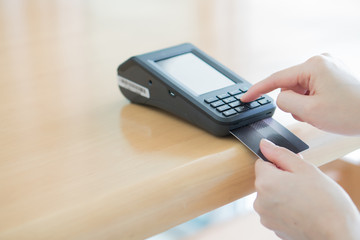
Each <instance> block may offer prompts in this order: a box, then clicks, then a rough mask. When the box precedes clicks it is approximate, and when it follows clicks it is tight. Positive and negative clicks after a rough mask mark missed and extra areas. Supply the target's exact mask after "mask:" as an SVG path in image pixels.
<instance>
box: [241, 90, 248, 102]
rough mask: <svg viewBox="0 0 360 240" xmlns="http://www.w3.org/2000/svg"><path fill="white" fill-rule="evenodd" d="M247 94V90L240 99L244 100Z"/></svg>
mask: <svg viewBox="0 0 360 240" xmlns="http://www.w3.org/2000/svg"><path fill="white" fill-rule="evenodd" d="M246 94H247V92H246V93H245V94H244V95H242V96H241V98H240V101H242V100H243V99H244V97H245V96H246Z"/></svg>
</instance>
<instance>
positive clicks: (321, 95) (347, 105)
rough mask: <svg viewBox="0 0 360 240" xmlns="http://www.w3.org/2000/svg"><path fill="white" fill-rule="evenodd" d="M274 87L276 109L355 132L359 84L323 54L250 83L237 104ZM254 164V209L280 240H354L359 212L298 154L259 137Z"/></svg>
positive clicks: (359, 119)
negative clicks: (258, 154)
mask: <svg viewBox="0 0 360 240" xmlns="http://www.w3.org/2000/svg"><path fill="white" fill-rule="evenodd" d="M276 88H281V89H282V91H281V93H280V94H279V96H278V98H277V105H278V106H279V108H280V109H282V110H284V111H286V112H289V113H291V114H292V115H293V116H294V117H295V118H296V119H298V120H300V121H305V122H308V123H310V124H312V125H313V126H315V127H318V128H320V129H323V130H326V131H330V132H334V133H340V134H346V135H359V134H360V125H359V123H360V97H359V95H360V83H359V81H358V80H357V79H356V78H355V77H354V76H352V75H351V74H349V73H348V71H346V70H345V68H344V67H343V66H342V64H341V63H340V62H339V61H337V60H336V59H334V58H332V57H331V56H329V55H327V54H325V55H320V56H315V57H313V58H311V59H309V60H308V61H306V62H305V63H303V64H300V65H297V66H294V67H290V68H288V69H285V70H283V71H280V72H277V73H275V74H273V75H271V76H270V77H268V78H266V79H265V80H263V81H261V82H259V83H257V84H255V85H254V86H253V87H252V88H251V89H249V91H248V92H247V94H245V95H244V96H243V97H242V99H241V100H242V101H244V102H247V101H252V100H255V99H256V98H258V97H259V96H261V95H263V94H265V93H267V92H270V91H272V90H274V89H276ZM260 149H261V152H262V153H263V154H264V155H265V157H266V158H267V159H269V160H270V161H271V162H265V161H262V160H260V159H259V160H257V161H256V164H255V175H256V180H255V188H256V191H257V198H256V200H255V202H254V208H255V210H256V211H257V213H258V214H259V215H260V219H261V223H262V224H263V225H264V226H265V227H267V228H269V229H271V230H273V231H274V232H275V233H276V234H277V235H278V236H279V237H280V238H282V239H329V240H331V239H342V240H343V239H344V240H346V239H360V214H359V211H358V210H357V208H356V206H355V205H354V203H353V202H352V201H351V199H350V197H349V196H348V195H347V193H346V192H345V191H344V190H343V189H342V188H341V187H340V186H339V185H338V184H337V183H336V182H334V181H333V180H331V179H330V178H329V177H327V176H326V175H325V174H323V173H322V172H321V171H320V170H318V169H317V168H316V167H315V166H314V165H312V164H311V163H309V162H307V161H304V160H303V159H302V157H301V156H300V155H296V154H294V153H292V152H291V151H289V150H287V149H285V148H282V147H278V146H276V145H274V144H273V143H271V142H269V141H267V140H265V139H263V140H262V141H261V142H260Z"/></svg>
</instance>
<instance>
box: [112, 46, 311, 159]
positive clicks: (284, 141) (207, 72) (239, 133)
mask: <svg viewBox="0 0 360 240" xmlns="http://www.w3.org/2000/svg"><path fill="white" fill-rule="evenodd" d="M118 85H119V87H120V90H121V92H122V93H123V95H124V96H125V97H126V98H127V99H129V100H130V101H131V102H133V103H138V104H144V105H150V106H154V107H157V108H160V109H163V110H164V111H167V112H170V113H172V114H174V115H176V116H178V117H180V118H182V119H185V120H186V121H188V122H190V123H192V124H194V125H196V126H198V127H200V128H202V129H204V130H206V131H207V132H209V133H211V134H213V135H215V136H225V135H229V134H232V135H234V136H235V137H236V138H237V139H239V140H240V141H241V142H242V143H244V144H245V145H246V146H247V147H248V148H249V149H250V150H251V151H253V152H254V153H255V154H256V155H257V156H259V157H260V158H262V159H264V160H267V159H266V158H265V156H264V155H263V154H262V153H261V151H260V148H259V143H260V141H261V139H262V138H266V139H268V140H270V141H272V142H273V143H275V144H276V145H279V146H282V147H285V148H287V149H289V150H291V151H293V152H295V153H298V152H301V151H303V150H305V149H307V148H308V145H306V143H304V142H303V141H302V140H301V139H299V138H298V137H296V136H295V135H294V134H293V133H291V132H290V131H289V130H288V129H286V128H285V127H284V126H282V125H281V124H280V123H278V122H277V121H275V120H274V119H273V118H271V116H272V115H273V114H274V111H275V104H274V102H273V100H272V99H271V98H270V97H269V96H267V95H264V96H261V97H260V98H258V99H256V100H255V101H252V102H249V103H243V102H241V101H240V98H241V96H242V95H243V94H244V93H245V92H246V91H247V90H248V89H249V87H250V86H251V84H250V83H249V82H247V81H246V80H245V79H243V78H241V77H240V76H238V75H237V74H236V73H234V72H233V71H231V70H230V69H228V68H227V67H225V66H224V65H222V64H221V63H219V62H218V61H216V60H215V59H213V58H211V57H210V56H208V55H207V54H206V53H204V52H203V51H201V50H200V49H198V48H197V47H195V46H194V45H192V44H188V43H187V44H181V45H178V46H175V47H170V48H166V49H162V50H159V51H155V52H150V53H147V54H143V55H138V56H134V57H131V58H130V59H128V60H127V61H125V62H124V63H123V64H121V65H120V66H119V67H118Z"/></svg>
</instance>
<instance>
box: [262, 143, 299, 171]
mask: <svg viewBox="0 0 360 240" xmlns="http://www.w3.org/2000/svg"><path fill="white" fill-rule="evenodd" d="M260 150H261V152H262V154H264V156H265V157H266V158H267V159H268V160H269V161H271V162H272V163H273V164H275V165H276V166H277V167H278V168H280V169H281V170H284V171H287V172H295V171H297V170H298V169H300V167H301V166H302V165H303V163H304V161H303V160H302V159H301V158H300V157H299V156H298V155H296V154H295V153H293V152H291V151H290V150H288V149H286V148H283V147H279V146H276V145H275V144H274V143H272V142H270V141H269V140H266V139H262V140H261V141H260Z"/></svg>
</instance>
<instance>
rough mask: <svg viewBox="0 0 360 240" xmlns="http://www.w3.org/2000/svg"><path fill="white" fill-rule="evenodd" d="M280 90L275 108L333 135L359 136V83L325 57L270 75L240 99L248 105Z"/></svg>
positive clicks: (338, 63) (339, 64) (335, 62)
mask: <svg viewBox="0 0 360 240" xmlns="http://www.w3.org/2000/svg"><path fill="white" fill-rule="evenodd" d="M277 88H281V93H280V94H279V96H278V98H277V105H278V107H279V108H280V109H281V110H283V111H285V112H289V113H291V114H292V115H293V117H294V118H295V119H297V120H299V121H305V122H307V123H310V124H312V125H313V126H315V127H317V128H319V129H322V130H326V131H329V132H333V133H339V134H345V135H360V120H359V119H360V107H359V106H360V105H359V104H360V82H359V81H358V80H357V79H356V78H355V77H354V76H353V75H351V74H350V73H349V72H348V71H346V70H345V67H344V66H343V64H342V63H341V62H339V61H338V60H336V59H334V58H332V57H331V56H329V55H327V54H326V55H320V56H315V57H312V58H310V59H309V60H308V61H306V62H305V63H303V64H299V65H296V66H293V67H290V68H288V69H285V70H282V71H279V72H277V73H274V74H273V75H271V76H270V77H268V78H266V79H265V80H263V81H261V82H259V83H257V84H255V85H254V86H253V87H252V88H250V89H249V91H248V92H247V93H246V94H244V96H243V97H242V98H241V101H243V102H250V101H252V100H255V99H256V98H258V97H260V96H261V95H263V94H265V93H268V92H270V91H272V90H274V89H277Z"/></svg>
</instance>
